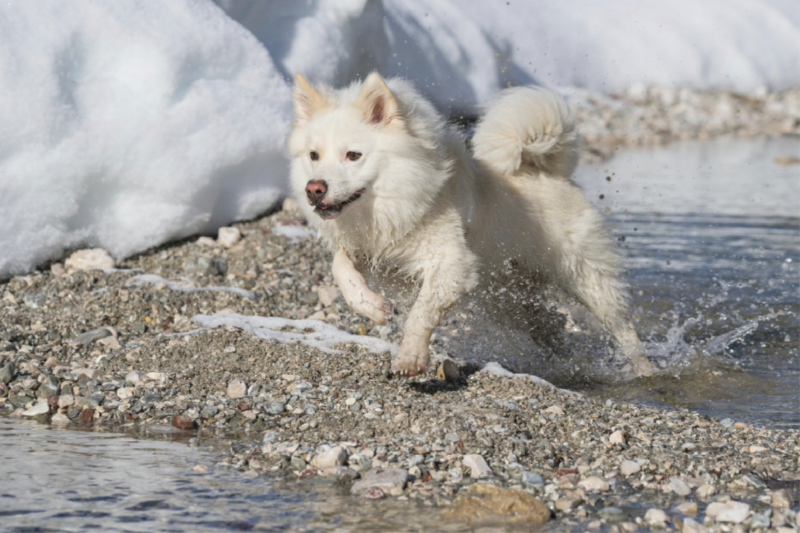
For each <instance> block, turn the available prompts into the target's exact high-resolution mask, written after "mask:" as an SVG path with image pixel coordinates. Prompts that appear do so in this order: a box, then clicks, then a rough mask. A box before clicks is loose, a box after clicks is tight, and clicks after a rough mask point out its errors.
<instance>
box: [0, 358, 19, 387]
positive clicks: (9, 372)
mask: <svg viewBox="0 0 800 533" xmlns="http://www.w3.org/2000/svg"><path fill="white" fill-rule="evenodd" d="M16 372H17V369H16V367H15V366H14V363H13V362H12V361H9V362H8V363H6V364H5V365H4V366H3V367H2V368H0V381H2V382H3V383H5V384H6V385H8V384H9V383H10V382H11V380H12V379H14V375H15V374H16Z"/></svg>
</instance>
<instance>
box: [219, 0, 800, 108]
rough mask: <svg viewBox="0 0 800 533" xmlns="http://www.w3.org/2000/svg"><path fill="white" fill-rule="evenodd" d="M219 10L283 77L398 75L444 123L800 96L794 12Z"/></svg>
mask: <svg viewBox="0 0 800 533" xmlns="http://www.w3.org/2000/svg"><path fill="white" fill-rule="evenodd" d="M217 2H218V3H219V4H220V5H221V6H222V7H223V8H225V9H226V11H227V13H228V14H229V15H230V16H231V17H233V18H235V19H236V20H238V21H239V22H241V23H242V24H243V25H244V26H245V27H246V28H248V29H249V30H250V31H252V32H253V34H254V35H255V36H256V37H258V38H259V40H261V42H263V43H264V45H265V46H266V47H267V49H268V50H269V51H270V54H271V55H272V57H273V59H274V60H275V61H276V64H277V66H278V68H279V69H280V70H281V72H282V73H283V74H284V75H285V76H287V77H289V76H291V75H293V74H294V73H295V72H302V73H303V74H305V75H306V76H308V77H309V78H310V79H312V80H316V81H323V82H326V83H329V84H332V85H336V86H341V85H344V84H346V83H348V82H349V81H351V80H352V79H354V78H355V77H357V76H361V77H363V76H364V75H365V74H366V73H368V72H370V71H371V70H378V71H380V72H382V73H384V74H387V75H401V76H405V77H407V78H409V79H411V80H413V81H414V82H415V83H416V84H417V85H418V86H419V87H420V88H422V90H423V91H424V92H425V94H426V95H427V96H428V97H429V98H431V99H432V100H433V101H434V102H435V103H436V104H437V105H438V106H439V107H440V109H443V110H445V111H449V112H450V113H453V114H455V113H460V112H466V113H474V112H475V111H476V110H477V108H478V106H480V105H482V104H483V103H484V102H485V101H487V100H489V99H491V98H492V96H493V94H494V93H495V92H496V91H498V90H499V89H501V88H503V87H506V86H507V85H508V84H509V83H511V84H513V85H522V84H529V83H538V84H543V85H547V86H551V87H567V86H570V87H582V88H587V89H590V90H593V91H599V92H619V91H623V90H625V89H626V88H627V87H628V86H630V85H632V84H633V83H647V84H664V85H689V86H694V87H697V88H704V89H705V88H714V87H729V88H733V89H736V90H739V91H744V92H750V91H753V90H755V89H757V88H759V87H762V86H767V87H769V88H771V89H773V90H781V89H785V88H788V87H792V86H797V85H800V10H798V9H797V6H796V3H795V0H705V1H703V2H698V1H696V0H674V1H672V2H661V1H658V0H642V1H640V2H631V1H630V0H606V1H604V2H583V1H580V0H564V1H562V2H521V1H512V2H505V1H497V2H458V1H457V0H382V1H381V0H318V1H316V2H288V1H286V2H269V3H267V2H260V1H259V0H217Z"/></svg>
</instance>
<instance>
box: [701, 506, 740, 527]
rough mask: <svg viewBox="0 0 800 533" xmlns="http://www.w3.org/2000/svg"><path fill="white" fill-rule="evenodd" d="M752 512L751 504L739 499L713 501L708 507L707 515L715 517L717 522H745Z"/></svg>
mask: <svg viewBox="0 0 800 533" xmlns="http://www.w3.org/2000/svg"><path fill="white" fill-rule="evenodd" d="M749 512H750V506H749V505H747V504H746V503H741V502H737V501H729V502H724V503H723V502H713V503H710V504H709V505H708V507H706V515H707V516H710V517H712V518H715V519H716V521H717V522H732V523H734V524H739V523H741V522H744V520H745V519H746V518H747V515H748V513H749Z"/></svg>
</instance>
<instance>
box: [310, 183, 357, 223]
mask: <svg viewBox="0 0 800 533" xmlns="http://www.w3.org/2000/svg"><path fill="white" fill-rule="evenodd" d="M365 190H366V189H359V190H357V191H356V192H355V193H354V194H353V196H351V197H350V198H348V199H347V200H345V201H344V202H339V203H338V204H332V205H323V204H317V206H316V207H315V208H314V212H315V213H316V214H318V215H319V216H320V217H322V218H336V217H337V216H339V214H340V213H341V212H342V209H344V206H346V205H347V204H352V203H353V202H355V201H356V200H358V199H359V198H361V195H362V194H364V191H365Z"/></svg>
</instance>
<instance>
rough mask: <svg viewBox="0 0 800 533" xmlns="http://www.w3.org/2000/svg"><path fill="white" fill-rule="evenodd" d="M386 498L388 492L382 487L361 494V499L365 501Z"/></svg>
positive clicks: (372, 488) (369, 489)
mask: <svg viewBox="0 0 800 533" xmlns="http://www.w3.org/2000/svg"><path fill="white" fill-rule="evenodd" d="M385 497H386V491H384V490H383V489H382V488H380V487H370V488H368V489H367V490H365V491H364V492H362V493H361V498H363V499H365V500H380V499H381V498H385Z"/></svg>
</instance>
